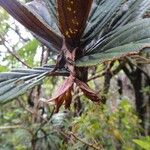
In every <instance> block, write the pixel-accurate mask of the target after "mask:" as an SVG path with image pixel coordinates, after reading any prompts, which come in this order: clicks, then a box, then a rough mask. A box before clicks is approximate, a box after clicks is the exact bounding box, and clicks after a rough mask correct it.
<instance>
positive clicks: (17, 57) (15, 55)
mask: <svg viewBox="0 0 150 150" xmlns="http://www.w3.org/2000/svg"><path fill="white" fill-rule="evenodd" d="M1 39H2V42H3V45H4V46H5V47H6V49H7V51H8V52H9V53H10V54H11V55H12V56H14V57H15V58H16V59H17V60H18V61H19V62H21V63H22V64H23V65H24V66H26V67H27V68H31V67H30V66H29V65H28V64H26V63H25V62H24V61H22V60H21V58H20V57H19V56H18V55H17V54H15V53H14V52H12V51H11V50H10V48H9V47H8V46H7V45H6V44H5V42H7V41H6V40H5V41H4V39H3V38H2V37H1ZM7 43H8V42H7Z"/></svg>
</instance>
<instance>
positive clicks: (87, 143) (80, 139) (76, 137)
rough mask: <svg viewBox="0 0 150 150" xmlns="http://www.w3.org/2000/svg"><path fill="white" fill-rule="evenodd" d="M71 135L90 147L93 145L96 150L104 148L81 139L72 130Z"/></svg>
mask: <svg viewBox="0 0 150 150" xmlns="http://www.w3.org/2000/svg"><path fill="white" fill-rule="evenodd" d="M70 135H72V136H73V137H74V138H75V139H77V140H78V141H80V142H81V143H83V144H85V145H88V146H89V147H92V148H93V149H95V150H104V149H103V148H102V146H101V148H99V147H96V146H94V145H93V144H90V143H87V142H86V141H84V140H82V139H80V138H79V137H77V136H76V135H75V134H74V133H73V132H70Z"/></svg>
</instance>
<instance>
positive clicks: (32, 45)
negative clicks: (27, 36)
mask: <svg viewBox="0 0 150 150" xmlns="http://www.w3.org/2000/svg"><path fill="white" fill-rule="evenodd" d="M38 46H39V42H38V41H37V40H36V39H33V40H31V41H29V42H27V43H26V44H25V45H24V46H23V47H21V48H20V49H19V50H18V51H17V53H18V54H19V56H20V57H21V58H23V59H24V60H25V62H26V63H27V64H28V65H29V66H33V64H34V62H35V61H33V59H34V57H35V55H36V51H37V48H38Z"/></svg>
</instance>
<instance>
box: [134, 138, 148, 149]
mask: <svg viewBox="0 0 150 150" xmlns="http://www.w3.org/2000/svg"><path fill="white" fill-rule="evenodd" d="M133 142H134V143H136V144H137V145H139V146H140V147H141V148H143V149H144V150H150V137H145V138H144V139H140V140H139V139H134V140H133Z"/></svg>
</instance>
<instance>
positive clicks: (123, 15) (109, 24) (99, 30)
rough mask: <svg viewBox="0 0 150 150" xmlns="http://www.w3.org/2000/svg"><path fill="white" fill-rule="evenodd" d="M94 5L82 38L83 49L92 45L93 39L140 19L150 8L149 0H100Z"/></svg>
mask: <svg viewBox="0 0 150 150" xmlns="http://www.w3.org/2000/svg"><path fill="white" fill-rule="evenodd" d="M94 4H95V5H96V6H95V7H94V8H93V9H94V11H93V13H91V16H90V17H89V20H88V24H87V27H86V29H85V32H84V36H83V38H82V46H83V47H85V46H86V45H87V44H88V45H92V44H93V42H95V41H94V39H95V40H97V38H100V37H102V36H104V35H106V34H107V33H110V32H111V31H112V30H114V29H116V28H118V27H122V26H124V25H125V24H127V23H129V22H133V21H136V20H139V19H141V18H142V17H143V14H144V13H145V12H146V10H147V9H148V8H149V7H150V1H149V0H142V1H141V0H130V1H126V0H113V1H112V0H104V1H102V0H101V1H98V2H95V3H94Z"/></svg>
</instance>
